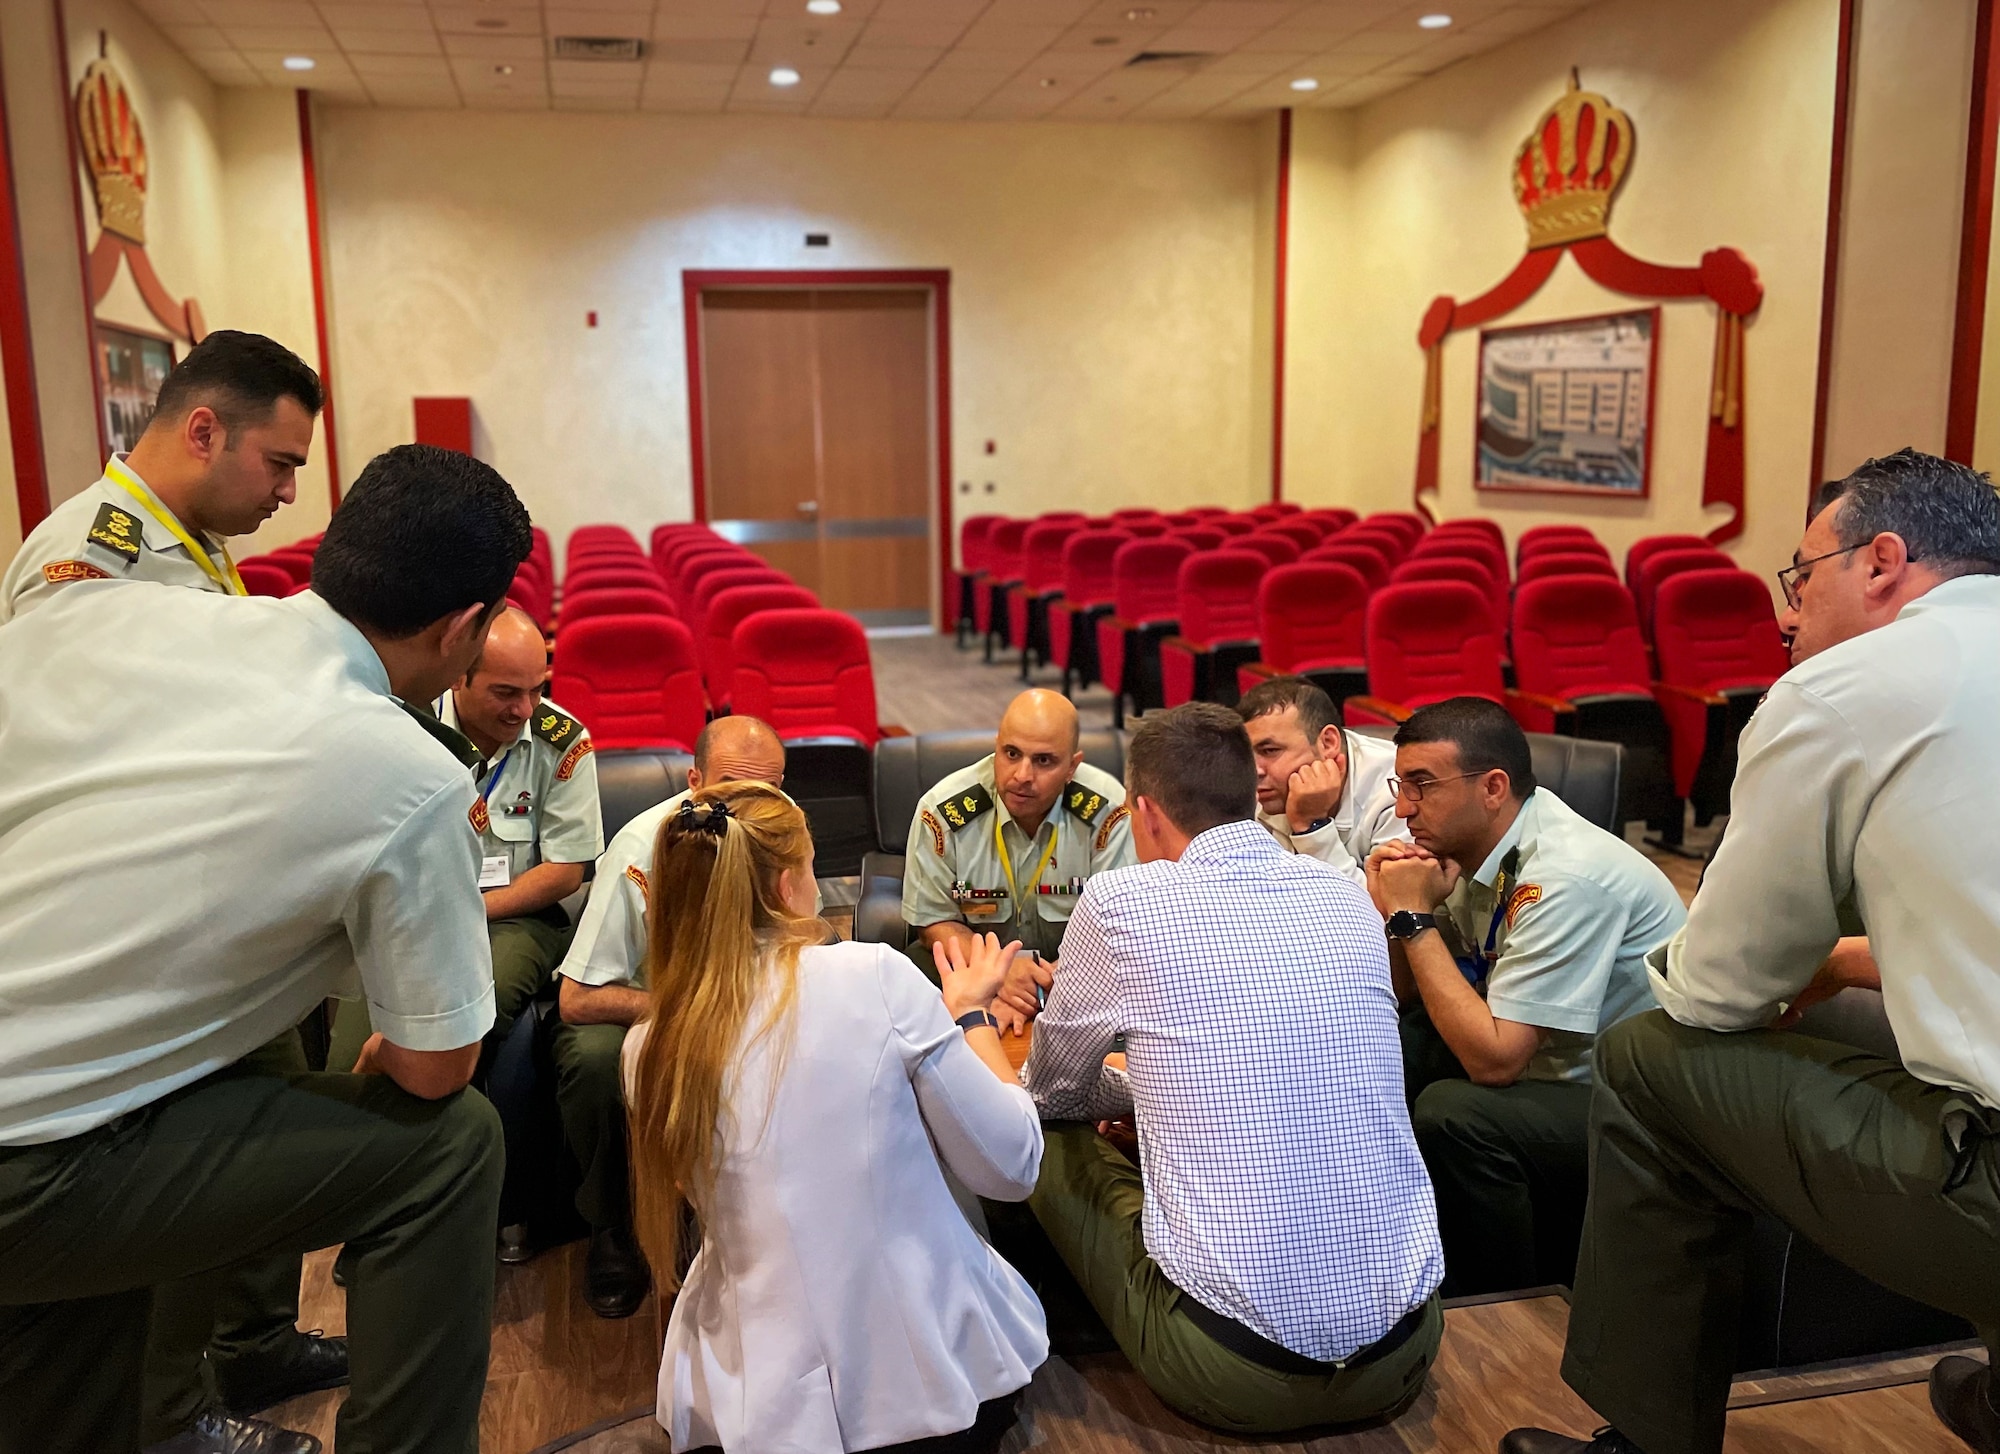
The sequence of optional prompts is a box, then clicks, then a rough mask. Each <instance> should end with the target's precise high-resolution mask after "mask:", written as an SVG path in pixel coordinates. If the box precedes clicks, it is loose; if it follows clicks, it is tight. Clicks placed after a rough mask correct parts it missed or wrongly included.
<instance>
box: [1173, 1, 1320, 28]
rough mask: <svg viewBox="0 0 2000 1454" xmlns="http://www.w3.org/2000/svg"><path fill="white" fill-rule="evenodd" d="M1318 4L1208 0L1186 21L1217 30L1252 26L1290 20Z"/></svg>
mask: <svg viewBox="0 0 2000 1454" xmlns="http://www.w3.org/2000/svg"><path fill="white" fill-rule="evenodd" d="M1317 8H1319V7H1317V6H1313V5H1307V4H1304V3H1302V0H1208V3H1207V4H1205V5H1203V6H1201V7H1200V8H1198V9H1197V10H1196V11H1195V12H1194V14H1193V15H1191V16H1189V17H1188V20H1187V23H1188V24H1189V25H1191V26H1196V27H1198V28H1213V29H1216V30H1251V29H1262V28H1264V27H1265V26H1271V25H1276V24H1277V23H1278V22H1279V21H1281V20H1289V19H1290V18H1291V17H1292V16H1294V15H1296V14H1298V13H1299V12H1300V11H1301V10H1314V9H1317Z"/></svg>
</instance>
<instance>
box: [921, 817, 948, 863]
mask: <svg viewBox="0 0 2000 1454" xmlns="http://www.w3.org/2000/svg"><path fill="white" fill-rule="evenodd" d="M917 821H918V822H920V823H922V824H923V825H924V827H926V828H927V829H929V830H930V835H931V847H932V848H935V849H936V850H937V856H938V857H939V858H943V857H944V825H943V824H942V823H940V822H938V820H937V817H936V815H935V814H933V813H932V812H931V810H930V809H929V808H925V809H924V810H923V811H922V812H920V813H918V814H917Z"/></svg>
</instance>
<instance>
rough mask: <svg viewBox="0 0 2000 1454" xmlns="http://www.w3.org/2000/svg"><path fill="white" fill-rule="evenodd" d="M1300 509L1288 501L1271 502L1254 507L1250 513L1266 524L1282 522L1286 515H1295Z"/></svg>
mask: <svg viewBox="0 0 2000 1454" xmlns="http://www.w3.org/2000/svg"><path fill="white" fill-rule="evenodd" d="M1300 509H1301V507H1300V506H1298V505H1294V504H1293V503H1292V502H1291V501H1290V500H1272V501H1271V502H1270V503H1269V504H1265V505H1258V506H1256V507H1255V508H1254V509H1252V510H1251V511H1250V513H1251V514H1252V515H1254V516H1255V517H1256V518H1257V519H1259V520H1262V521H1265V522H1267V523H1268V522H1270V521H1272V520H1282V519H1284V518H1285V516H1287V515H1296V514H1298V513H1299V511H1300Z"/></svg>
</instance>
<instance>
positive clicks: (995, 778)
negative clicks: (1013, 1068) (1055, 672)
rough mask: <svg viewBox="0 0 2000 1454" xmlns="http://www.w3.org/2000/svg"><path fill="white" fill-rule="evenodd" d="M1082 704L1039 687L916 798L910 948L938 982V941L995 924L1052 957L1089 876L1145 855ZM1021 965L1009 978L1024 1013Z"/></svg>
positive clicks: (909, 868)
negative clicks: (981, 750)
mask: <svg viewBox="0 0 2000 1454" xmlns="http://www.w3.org/2000/svg"><path fill="white" fill-rule="evenodd" d="M1078 741H1079V728H1078V724H1077V717H1076V708H1075V706H1074V705H1072V704H1071V702H1070V700H1069V699H1068V698H1067V697H1065V696H1063V695H1061V694H1060V693H1058V692H1051V691H1044V690H1042V689H1041V688H1034V689H1032V690H1030V691H1025V692H1023V693H1021V694H1020V695H1019V696H1018V697H1016V698H1014V700H1013V701H1012V702H1011V703H1009V704H1008V707H1007V711H1006V714H1005V715H1004V716H1002V717H1001V719H1000V730H999V733H998V735H996V736H995V738H994V740H993V752H992V755H991V756H988V757H983V758H981V759H980V760H979V761H978V762H975V763H974V764H973V765H972V766H971V767H968V768H965V769H963V770H961V771H959V772H955V773H953V774H952V775H951V776H950V777H947V778H946V779H945V780H944V781H943V782H941V783H939V784H938V785H937V786H936V787H934V788H932V789H931V790H930V791H929V792H928V793H925V794H924V796H923V797H922V798H921V799H920V800H919V801H918V804H917V815H916V819H915V821H913V822H912V823H911V824H910V846H909V856H908V860H907V865H906V867H905V869H904V876H903V918H904V919H905V920H906V921H907V922H908V923H909V925H910V927H911V928H912V929H914V930H915V931H916V933H917V940H916V942H915V943H913V944H912V946H911V957H912V958H913V959H915V960H916V961H917V965H918V968H920V969H923V970H924V972H925V973H926V974H928V975H930V977H931V978H932V979H933V980H935V979H936V978H937V967H936V965H935V963H934V962H933V955H932V949H931V946H932V945H934V944H937V943H939V942H941V941H943V940H945V939H957V938H970V937H971V936H973V935H975V934H981V933H988V932H991V933H996V934H998V935H999V936H1000V938H1001V939H1002V940H1003V941H1006V940H1011V939H1018V940H1019V941H1020V942H1021V945H1022V947H1023V948H1025V949H1031V950H1034V951H1035V952H1036V953H1037V954H1039V955H1041V956H1042V957H1043V958H1044V959H1054V958H1055V957H1056V955H1057V953H1058V951H1059V950H1060V949H1061V947H1062V936H1063V930H1064V929H1066V928H1067V927H1068V926H1069V914H1070V910H1071V908H1073V907H1074V906H1075V904H1076V898H1077V895H1078V894H1080V893H1082V892H1083V886H1084V884H1085V883H1087V882H1088V881H1089V880H1090V878H1091V876H1092V875H1094V874H1100V873H1103V872H1105V871H1106V870H1107V869H1113V868H1124V867H1125V866H1127V865H1128V864H1132V863H1136V862H1137V861H1138V859H1137V856H1136V855H1135V854H1134V853H1133V850H1132V829H1131V825H1130V823H1129V822H1128V821H1127V820H1128V819H1129V818H1130V817H1131V813H1130V811H1129V810H1128V809H1127V808H1126V806H1125V789H1124V787H1123V786H1122V785H1121V784H1120V783H1119V781H1118V779H1116V778H1114V777H1113V776H1111V774H1110V773H1108V772H1105V771H1103V770H1102V769H1100V768H1095V767H1092V766H1091V765H1090V764H1088V763H1086V762H1085V761H1084V760H1083V753H1082V751H1081V750H1080V749H1079V747H1078ZM1026 974H1027V966H1026V964H1025V962H1024V965H1023V974H1022V976H1019V977H1017V980H1014V981H1010V983H1009V989H1010V990H1012V991H1014V994H1013V996H1012V998H1011V1000H1010V1003H1012V1004H1013V1006H1014V1010H1015V1013H1016V1014H1018V1013H1019V1012H1020V1010H1021V1007H1022V1005H1023V1004H1024V1003H1029V1002H1031V1001H1032V987H1031V986H1030V987H1029V1000H1028V1001H1023V1000H1022V999H1021V998H1020V986H1021V984H1024V983H1025V982H1026Z"/></svg>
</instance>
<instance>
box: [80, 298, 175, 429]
mask: <svg viewBox="0 0 2000 1454" xmlns="http://www.w3.org/2000/svg"><path fill="white" fill-rule="evenodd" d="M173 366H174V346H173V344H172V343H171V342H170V341H169V340H167V339H165V338H162V337H159V336H157V335H155V334H151V333H141V332H139V331H137V330H136V329H131V328H121V327H119V326H118V325H117V324H115V323H100V324H98V325H97V372H98V376H99V377H100V378H101V379H102V380H103V381H104V433H105V435H106V438H107V440H108V442H109V443H110V445H111V448H112V450H113V452H115V453H118V454H123V453H124V452H125V451H127V450H129V449H130V448H131V447H132V446H133V445H135V444H137V443H138V442H139V436H140V435H141V434H143V433H145V432H146V422H147V421H148V420H150V419H151V418H152V417H153V404H154V401H156V400H157V399H158V398H159V397H160V385H161V384H163V383H165V382H166V381H167V374H168V372H169V371H171V370H172V368H173Z"/></svg>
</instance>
